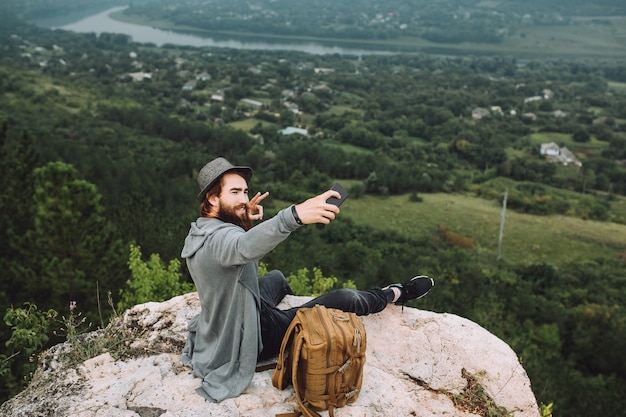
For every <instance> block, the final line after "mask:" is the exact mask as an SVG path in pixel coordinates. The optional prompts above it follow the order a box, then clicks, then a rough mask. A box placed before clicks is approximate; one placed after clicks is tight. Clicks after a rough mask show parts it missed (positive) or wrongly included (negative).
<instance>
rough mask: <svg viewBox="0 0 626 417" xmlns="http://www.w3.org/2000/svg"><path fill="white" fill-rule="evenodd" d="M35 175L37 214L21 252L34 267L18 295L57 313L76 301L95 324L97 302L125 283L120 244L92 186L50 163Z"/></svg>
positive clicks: (71, 170) (58, 164)
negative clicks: (22, 290)
mask: <svg viewBox="0 0 626 417" xmlns="http://www.w3.org/2000/svg"><path fill="white" fill-rule="evenodd" d="M34 176H35V214H34V219H33V228H32V230H30V231H28V232H27V234H26V238H27V243H28V247H27V248H25V249H24V251H25V252H26V255H27V257H28V258H29V259H31V261H32V266H31V274H29V275H28V276H25V278H26V282H25V285H24V287H25V288H24V290H25V291H24V293H23V294H21V296H22V297H24V298H26V297H28V299H29V300H32V301H35V302H37V303H38V305H43V306H45V307H46V308H49V307H52V308H54V309H56V310H58V311H60V310H61V309H62V307H63V306H66V305H67V303H68V302H69V301H76V302H77V303H78V304H79V305H80V308H81V309H82V310H83V311H85V312H88V313H87V314H86V315H87V316H88V317H89V318H90V319H91V320H92V321H95V320H96V318H98V313H99V306H100V304H101V301H106V300H105V299H104V298H103V299H102V300H101V299H100V298H99V297H100V296H103V295H104V294H106V290H109V291H112V290H114V289H117V288H120V284H121V282H123V281H122V277H123V273H122V271H123V258H122V244H121V241H119V240H117V239H116V238H115V237H114V236H113V233H112V231H111V227H110V225H109V223H108V221H107V219H106V218H105V217H104V208H103V207H102V205H101V196H100V194H98V191H97V189H96V186H95V185H93V184H91V183H89V182H87V181H85V180H81V179H78V178H77V177H76V170H75V168H74V167H73V166H72V165H69V164H66V163H63V162H51V163H49V164H48V165H46V166H44V167H42V168H37V169H35V171H34Z"/></svg>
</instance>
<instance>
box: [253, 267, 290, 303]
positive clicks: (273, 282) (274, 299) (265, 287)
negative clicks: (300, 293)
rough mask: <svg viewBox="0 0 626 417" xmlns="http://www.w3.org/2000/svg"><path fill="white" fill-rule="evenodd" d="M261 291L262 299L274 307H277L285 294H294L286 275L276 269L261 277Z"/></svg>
mask: <svg viewBox="0 0 626 417" xmlns="http://www.w3.org/2000/svg"><path fill="white" fill-rule="evenodd" d="M259 292H260V293H261V299H263V300H265V301H266V302H267V303H268V304H269V305H271V306H272V307H276V306H277V305H278V304H279V303H280V302H281V301H282V299H283V298H284V297H285V295H287V294H292V295H293V291H292V290H291V288H290V287H289V284H288V283H287V280H286V279H285V276H284V275H283V273H282V272H280V271H278V270H276V269H275V270H273V271H270V272H268V273H267V274H266V275H263V276H262V277H260V278H259Z"/></svg>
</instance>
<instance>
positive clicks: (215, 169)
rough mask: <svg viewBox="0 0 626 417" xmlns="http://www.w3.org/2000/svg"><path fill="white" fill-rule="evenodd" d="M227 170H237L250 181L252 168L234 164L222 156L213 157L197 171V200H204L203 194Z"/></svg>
mask: <svg viewBox="0 0 626 417" xmlns="http://www.w3.org/2000/svg"><path fill="white" fill-rule="evenodd" d="M228 171H237V172H239V173H240V174H241V175H243V176H244V178H245V179H246V181H248V182H250V178H252V168H250V167H244V166H235V165H233V164H231V163H230V162H228V161H227V160H226V159H224V158H222V157H219V158H215V159H214V160H212V161H211V162H209V163H208V164H206V165H205V166H203V167H202V169H201V170H200V172H199V173H198V188H200V194H198V200H200V202H202V201H204V196H205V195H206V193H207V192H208V191H209V189H210V188H211V187H212V186H213V184H215V182H216V181H217V180H218V179H220V177H221V176H222V175H224V174H225V173H227V172H228Z"/></svg>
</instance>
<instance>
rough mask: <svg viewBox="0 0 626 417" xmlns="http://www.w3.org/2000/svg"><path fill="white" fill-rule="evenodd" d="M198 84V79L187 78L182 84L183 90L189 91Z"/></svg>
mask: <svg viewBox="0 0 626 417" xmlns="http://www.w3.org/2000/svg"><path fill="white" fill-rule="evenodd" d="M197 84H198V81H196V80H189V81H187V82H186V83H185V85H183V90H185V91H191V90H193V89H194V88H196V85H197Z"/></svg>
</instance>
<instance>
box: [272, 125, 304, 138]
mask: <svg viewBox="0 0 626 417" xmlns="http://www.w3.org/2000/svg"><path fill="white" fill-rule="evenodd" d="M279 132H280V133H281V134H283V135H285V136H287V135H293V134H298V135H302V136H309V131H308V130H306V129H300V128H299V127H293V126H289V127H286V128H284V129H282V130H279Z"/></svg>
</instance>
